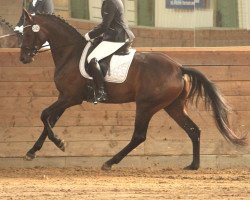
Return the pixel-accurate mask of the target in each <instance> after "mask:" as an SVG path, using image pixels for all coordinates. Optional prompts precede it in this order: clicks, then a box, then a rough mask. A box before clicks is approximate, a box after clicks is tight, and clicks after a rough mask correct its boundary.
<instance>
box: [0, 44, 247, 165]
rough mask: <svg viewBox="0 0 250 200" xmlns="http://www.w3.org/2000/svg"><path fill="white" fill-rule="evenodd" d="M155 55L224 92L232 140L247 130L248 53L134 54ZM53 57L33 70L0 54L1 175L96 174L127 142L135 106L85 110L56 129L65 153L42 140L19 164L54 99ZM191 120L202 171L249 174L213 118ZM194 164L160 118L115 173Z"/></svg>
mask: <svg viewBox="0 0 250 200" xmlns="http://www.w3.org/2000/svg"><path fill="white" fill-rule="evenodd" d="M137 50H138V51H146V52H149V51H160V52H163V53H166V54H168V55H169V56H171V57H172V58H173V59H175V60H176V61H178V62H180V63H182V64H183V65H185V66H190V67H194V68H196V69H198V70H200V71H202V72H203V73H204V74H206V75H207V76H208V77H209V78H210V79H211V80H212V81H214V82H215V84H216V85H217V86H218V87H219V88H220V89H221V91H222V93H223V94H224V95H225V98H226V100H228V102H229V103H230V104H231V106H232V108H233V112H232V114H230V122H231V123H232V127H233V129H234V130H236V132H237V133H243V134H244V133H247V132H248V131H249V130H250V121H249V118H250V103H249V102H250V90H249V88H250V76H249V69H250V68H249V65H250V48H247V47H242V48H143V47H141V48H137ZM53 72H54V64H53V61H52V58H51V54H50V52H47V53H42V54H39V55H38V56H37V57H36V60H35V61H34V62H33V63H31V64H27V65H24V64H21V63H20V61H19V49H0V119H1V120H0V143H1V145H0V167H35V166H54V167H76V166H80V167H100V166H101V164H102V163H103V162H104V161H106V160H107V159H108V158H110V157H111V156H112V155H114V154H115V153H117V152H118V151H119V150H120V149H121V148H122V147H124V146H125V145H126V144H127V143H128V142H129V140H130V138H131V136H132V132H133V124H134V117H135V105H134V103H129V104H119V105H105V104H98V105H93V104H91V103H85V102H84V103H83V104H82V105H79V106H75V107H72V108H70V109H68V110H67V111H66V112H65V113H64V115H63V116H62V118H61V119H60V120H59V122H58V124H57V126H56V127H55V128H54V131H55V133H56V134H58V135H59V136H60V138H63V139H64V140H65V141H66V142H67V144H66V151H65V152H62V151H60V150H59V149H58V148H57V147H55V145H54V144H52V142H50V141H48V140H46V142H45V144H44V146H43V148H42V150H41V151H39V152H38V153H37V156H38V157H37V158H36V159H35V160H34V161H32V162H28V161H24V160H23V156H24V155H25V154H26V152H27V151H28V150H29V149H30V148H31V147H32V145H33V144H34V142H35V141H36V139H37V138H38V137H39V136H40V134H41V131H42V130H43V124H42V122H41V121H40V114H41V112H42V110H43V109H45V108H46V107H48V106H49V105H50V104H51V103H53V102H54V101H55V100H56V99H57V94H58V92H57V90H56V88H55V86H54V83H53ZM189 113H190V115H191V117H192V119H193V120H194V121H195V122H196V123H197V125H198V126H199V127H200V128H201V130H202V133H201V167H203V168H206V167H212V168H215V167H218V168H227V167H250V148H249V146H247V147H244V148H239V147H235V146H233V145H231V144H228V143H227V142H226V141H225V139H224V138H223V137H222V136H221V135H220V133H219V132H218V131H217V129H216V126H215V125H214V123H213V118H212V113H211V112H206V111H205V110H204V107H203V106H202V104H201V105H199V108H198V109H196V108H195V106H193V105H189ZM191 160H192V144H191V141H190V139H189V138H188V137H187V135H186V134H185V133H184V131H183V130H182V129H180V128H179V127H178V125H177V124H176V123H175V122H174V121H173V120H172V119H171V118H170V117H169V116H168V115H167V114H166V113H164V112H163V111H160V112H159V113H157V114H156V115H155V116H154V117H153V119H152V121H151V123H150V126H149V130H148V136H147V140H146V142H145V143H143V144H142V145H140V146H139V147H138V148H136V149H135V150H134V151H133V152H132V153H131V154H130V155H129V156H127V157H126V158H125V159H124V160H123V161H122V162H121V163H120V164H119V167H137V168H147V167H155V168H168V167H176V168H182V167H185V166H186V165H188V164H190V162H191Z"/></svg>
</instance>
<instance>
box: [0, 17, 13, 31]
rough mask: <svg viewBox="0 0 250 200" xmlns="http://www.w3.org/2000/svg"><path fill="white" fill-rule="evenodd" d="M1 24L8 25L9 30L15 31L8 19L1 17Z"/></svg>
mask: <svg viewBox="0 0 250 200" xmlns="http://www.w3.org/2000/svg"><path fill="white" fill-rule="evenodd" d="M0 23H1V24H3V25H6V26H7V27H8V28H10V29H11V30H13V25H11V24H10V23H9V22H7V21H6V19H4V18H2V16H0Z"/></svg>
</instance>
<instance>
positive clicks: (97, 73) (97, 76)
mask: <svg viewBox="0 0 250 200" xmlns="http://www.w3.org/2000/svg"><path fill="white" fill-rule="evenodd" d="M89 64H90V67H91V71H92V75H93V79H94V82H95V85H96V86H97V94H96V99H97V101H99V102H100V101H106V100H107V93H106V91H105V87H104V77H103V74H102V70H101V68H100V65H99V63H98V61H97V59H95V58H93V59H92V60H91V61H90V63H89Z"/></svg>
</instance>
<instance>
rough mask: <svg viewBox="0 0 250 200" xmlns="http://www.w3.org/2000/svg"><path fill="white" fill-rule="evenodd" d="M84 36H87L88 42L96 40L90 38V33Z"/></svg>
mask: <svg viewBox="0 0 250 200" xmlns="http://www.w3.org/2000/svg"><path fill="white" fill-rule="evenodd" d="M84 38H85V40H87V41H88V42H93V41H94V40H93V39H90V37H89V33H86V34H85V35H84Z"/></svg>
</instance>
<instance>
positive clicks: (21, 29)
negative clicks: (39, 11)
mask: <svg viewBox="0 0 250 200" xmlns="http://www.w3.org/2000/svg"><path fill="white" fill-rule="evenodd" d="M14 31H15V32H19V33H23V26H16V27H15V28H14Z"/></svg>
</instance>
